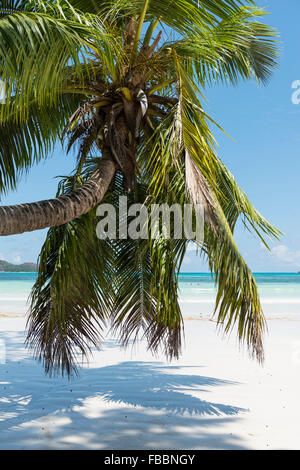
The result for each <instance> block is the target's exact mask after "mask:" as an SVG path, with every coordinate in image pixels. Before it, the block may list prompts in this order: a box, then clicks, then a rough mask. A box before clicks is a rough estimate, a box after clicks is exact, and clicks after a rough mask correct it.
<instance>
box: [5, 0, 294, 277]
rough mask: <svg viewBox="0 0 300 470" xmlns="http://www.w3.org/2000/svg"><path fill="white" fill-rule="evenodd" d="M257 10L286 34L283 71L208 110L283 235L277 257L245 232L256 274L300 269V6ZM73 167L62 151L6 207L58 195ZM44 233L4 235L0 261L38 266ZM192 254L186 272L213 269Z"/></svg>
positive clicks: (244, 246)
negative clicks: (299, 99)
mask: <svg viewBox="0 0 300 470" xmlns="http://www.w3.org/2000/svg"><path fill="white" fill-rule="evenodd" d="M258 4H259V5H260V6H262V7H264V8H266V10H268V11H269V12H270V13H271V14H270V15H268V16H267V17H265V18H264V21H265V22H266V23H268V24H269V25H271V26H274V27H276V28H277V29H278V30H279V32H280V34H281V38H280V41H281V56H280V61H279V68H278V70H277V71H275V73H274V76H273V78H272V80H271V81H270V82H269V84H268V85H267V86H266V87H262V86H261V87H258V86H257V84H256V83H255V82H247V83H241V84H240V85H239V86H238V87H218V88H215V87H213V88H211V89H208V90H207V92H206V97H207V103H206V111H207V112H208V114H210V115H211V116H212V117H213V118H214V119H215V120H216V121H217V122H218V123H219V124H220V125H221V126H222V127H223V128H224V129H225V130H226V132H227V133H228V134H230V136H231V137H232V139H234V140H231V139H229V138H228V137H226V136H224V135H222V133H220V132H219V131H218V130H217V129H215V131H214V133H215V136H216V138H217V141H218V144H219V145H218V153H219V156H220V158H221V159H222V160H223V161H224V163H225V164H226V165H227V166H228V168H229V169H230V170H231V171H232V173H233V174H234V176H235V177H236V180H237V181H238V183H239V185H240V186H241V187H242V188H243V189H244V190H245V191H246V193H247V194H248V196H249V198H250V200H251V201H252V203H253V204H254V205H255V207H256V208H257V209H258V210H259V211H260V212H261V213H262V214H263V215H264V216H265V217H266V218H268V219H269V220H270V221H271V222H272V223H273V224H274V225H276V226H277V227H278V228H280V230H281V231H282V232H284V236H283V237H282V238H281V240H280V241H279V242H278V241H275V242H273V243H271V247H272V253H271V254H270V253H268V252H267V251H266V250H265V248H263V247H262V245H261V243H260V241H259V240H257V238H255V237H254V236H252V235H251V234H249V233H247V232H245V230H244V229H242V228H241V227H239V228H238V230H237V232H236V240H237V242H238V245H239V247H240V250H241V252H242V253H243V255H244V257H245V258H246V260H247V262H248V263H249V265H250V267H251V269H252V270H253V271H255V272H294V271H298V270H300V205H299V204H300V184H299V175H300V104H298V105H296V104H293V103H292V94H293V93H294V92H295V90H293V89H292V83H293V82H294V81H296V80H300V54H299V45H300V34H299V15H300V2H299V0H288V1H287V2H284V4H283V2H282V0H272V1H259V2H258ZM299 96H300V94H299ZM73 166H74V160H73V156H72V155H69V156H66V155H65V154H64V152H63V151H62V150H61V149H60V147H57V149H56V151H55V152H54V155H53V156H52V157H51V158H49V159H48V160H47V161H46V162H44V163H42V164H40V165H39V166H38V167H35V168H33V169H32V170H31V171H30V172H29V174H28V176H27V177H26V178H24V179H23V180H22V181H21V182H20V184H19V186H18V190H17V191H16V192H12V193H10V194H8V195H7V196H6V197H3V198H2V200H1V204H2V205H8V204H16V203H21V202H31V201H34V200H41V199H47V198H49V197H53V196H55V192H56V185H57V180H55V176H57V175H62V174H68V173H69V172H70V171H71V170H72V168H73ZM45 233H46V232H45V231H44V230H42V231H37V232H32V233H27V234H23V235H14V236H10V237H1V238H0V259H6V260H8V261H11V262H16V263H20V262H24V261H35V260H36V259H37V256H38V253H39V249H40V247H41V245H42V243H43V240H44V237H45ZM192 248H193V247H191V250H190V251H188V253H187V255H186V257H185V260H184V264H183V268H182V271H185V272H198V271H207V266H206V264H205V263H203V262H201V260H200V259H199V257H197V256H196V255H195V253H194V251H193V250H192Z"/></svg>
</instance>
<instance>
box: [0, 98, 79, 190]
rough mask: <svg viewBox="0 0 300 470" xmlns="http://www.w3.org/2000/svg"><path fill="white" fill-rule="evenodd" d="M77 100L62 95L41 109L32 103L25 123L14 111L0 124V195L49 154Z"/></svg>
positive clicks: (14, 186)
mask: <svg viewBox="0 0 300 470" xmlns="http://www.w3.org/2000/svg"><path fill="white" fill-rule="evenodd" d="M80 98H82V97H81V96H80V95H68V94H64V95H61V96H60V97H59V99H58V101H57V102H56V103H55V105H52V106H44V107H41V106H39V105H38V104H37V103H36V102H35V101H32V102H31V104H30V106H29V112H28V117H27V119H26V120H24V119H22V118H21V116H20V115H19V113H18V112H15V113H14V114H12V115H11V116H10V118H9V119H7V120H6V121H5V124H2V125H0V192H6V191H7V190H8V189H15V188H16V184H17V182H18V179H19V177H20V175H21V174H22V172H23V171H24V170H25V171H26V170H28V169H29V168H30V167H31V166H32V165H33V164H34V163H36V162H39V161H41V160H42V159H44V158H46V157H47V156H48V155H50V154H51V152H52V151H53V149H54V146H55V144H56V143H57V142H58V140H59V138H60V136H61V132H62V128H63V127H64V125H65V124H66V121H67V119H68V118H69V116H70V114H73V113H74V111H75V110H76V109H77V108H78V106H79V104H80ZM4 106H6V105H5V104H1V105H0V107H1V108H2V107H4Z"/></svg>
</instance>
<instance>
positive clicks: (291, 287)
mask: <svg viewBox="0 0 300 470" xmlns="http://www.w3.org/2000/svg"><path fill="white" fill-rule="evenodd" d="M255 278H256V281H257V283H258V286H259V292H260V295H261V299H262V304H263V308H264V312H265V313H266V314H267V315H270V316H272V315H277V316H278V315H279V316H287V315H300V274H294V273H284V274H282V273H259V274H255ZM35 279H36V274H35V273H28V274H25V273H22V274H20V273H0V315H20V314H24V313H26V311H27V309H28V304H27V299H28V296H29V294H30V290H31V287H32V285H33V283H34V281H35ZM179 289H180V291H179V294H180V302H181V306H182V310H183V312H184V315H185V316H188V315H192V316H195V315H196V316H198V315H199V314H202V315H205V316H207V315H208V316H210V315H211V314H212V313H213V306H214V300H215V295H216V289H215V286H214V281H213V278H212V276H211V275H209V274H181V275H180V278H179Z"/></svg>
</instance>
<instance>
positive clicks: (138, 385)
mask: <svg viewBox="0 0 300 470" xmlns="http://www.w3.org/2000/svg"><path fill="white" fill-rule="evenodd" d="M0 339H1V335H0ZM23 340H24V337H23V333H20V332H13V333H11V334H5V342H6V352H7V357H6V361H5V363H4V364H0V377H1V378H0V436H1V439H0V447H2V448H7V447H5V446H8V448H24V446H25V448H41V447H39V446H41V445H42V446H44V447H47V448H69V447H68V446H71V447H70V448H74V446H75V448H123V447H120V439H121V438H122V439H123V446H125V448H147V445H148V447H149V448H151V445H152V444H151V443H153V442H156V445H157V447H156V448H161V447H160V444H161V441H160V440H159V439H158V440H157V434H155V433H154V434H153V433H152V434H153V435H152V434H151V433H150V435H151V438H150V437H149V431H147V432H146V434H145V431H144V429H145V428H147V429H148V428H149V423H153V420H154V422H156V423H157V425H158V426H159V427H160V428H162V429H163V428H164V426H166V422H165V420H167V422H169V423H171V424H170V426H171V428H172V427H173V428H174V429H176V428H177V426H178V425H180V423H181V426H183V427H186V426H188V428H192V427H193V426H196V425H197V426H199V420H198V418H201V426H203V425H204V426H209V425H212V420H211V418H212V417H215V419H216V420H217V421H218V419H219V418H218V417H220V419H221V421H220V422H223V423H224V419H234V418H232V417H233V416H237V415H238V414H239V413H241V412H244V411H246V410H245V409H242V408H238V407H236V406H232V405H228V404H222V403H215V402H212V401H208V400H204V399H202V396H203V395H205V394H206V395H207V393H209V391H210V390H212V389H214V388H215V387H218V386H225V385H234V384H237V383H235V382H230V381H226V380H222V379H218V378H213V377H206V376H202V375H198V374H192V372H193V368H192V367H188V368H183V367H181V366H169V365H165V364H163V363H159V362H143V361H127V362H121V363H119V364H114V365H109V366H104V367H97V368H83V369H82V370H81V372H80V376H79V377H78V378H75V379H73V380H71V381H68V380H67V379H64V378H49V377H47V376H45V375H44V372H43V369H42V367H41V366H40V365H39V364H37V363H36V362H33V360H32V358H30V357H29V356H28V353H27V352H26V351H25V350H24V348H23ZM112 347H113V345H112V343H111V342H110V343H109V345H108V350H109V349H111V348H112ZM116 347H119V346H118V345H117V344H116ZM104 349H105V347H104ZM104 352H105V351H104ZM198 370H199V367H197V372H198ZM183 371H186V372H187V373H183ZM103 401H104V402H105V403H107V405H108V408H107V407H106V406H105V404H103ZM101 402H102V405H101ZM89 404H90V405H89ZM98 407H100V408H98ZM103 409H104V411H103ZM97 410H98V411H97ZM99 410H100V411H99ZM53 415H55V420H54V418H53ZM127 416H131V418H132V419H131V423H132V424H131V425H130V424H129V420H128V419H127ZM162 417H163V418H162ZM205 417H207V418H205ZM226 417H228V418H226ZM62 418H63V420H62V421H61V422H62V423H63V424H62V425H57V423H56V424H53V425H51V426H52V428H51V432H50V431H49V426H48V424H49V420H50V421H51V420H52V421H51V422H53V423H55V422H56V421H57V419H58V421H59V420H60V419H62ZM203 418H204V419H203ZM136 420H137V421H136ZM45 421H46V423H48V424H47V426H46V427H45V425H42V424H39V423H44V422H45ZM134 422H142V423H144V425H145V426H144V427H143V429H141V430H140V431H138V428H139V427H138V426H136V425H135V426H134ZM64 423H65V424H64ZM145 423H146V424H145ZM147 423H148V424H147ZM187 423H188V424H187ZM24 426H25V427H26V436H24V434H23V433H22V429H23V427H24ZM107 427H108V428H109V429H111V432H110V437H109V436H107V433H106V428H107ZM54 428H55V430H54ZM45 429H48V430H47V433H48V434H47V435H51V442H50V441H49V439H48V441H47V442H48V444H45V441H44V440H43V444H42V443H41V442H40V443H39V444H38V442H39V440H40V439H42V437H41V433H42V435H43V432H44V431H45ZM121 429H122V430H123V432H122V433H121V436H120V430H121ZM137 431H138V432H137ZM45 432H46V431H45ZM159 432H160V431H159ZM68 433H70V434H69V441H68V440H67V437H66V436H68ZM74 433H75V434H76V439H75V438H74ZM141 433H144V434H145V435H147V436H148V437H147V439H146V441H147V440H148V442H149V443H148V444H147V442H145V440H144V441H143V440H142V442H141V443H139V439H140V436H141ZM99 434H100V435H101V439H100V441H99ZM177 434H178V431H176V432H171V431H170V436H173V437H170V438H169V439H168V440H165V444H164V446H168V447H169V448H172V446H173V445H174V443H176V442H178V444H176V446H179V447H178V448H180V442H181V441H180V438H179V436H178V435H177ZM38 435H39V436H40V437H39V438H38V439H37V436H38ZM116 435H118V436H119V438H118V439H117V438H116ZM179 435H180V432H179ZM18 436H19V437H18ZM72 436H73V438H72ZM80 436H81V441H80ZM134 436H135V438H134ZM176 436H177V437H176ZM182 438H183V436H182ZM2 439H3V444H1V440H2ZM72 439H73V441H72ZM74 439H75V441H74ZM122 439H121V440H122ZM151 439H152V440H151ZM202 439H203V436H202ZM220 439H221V438H220ZM79 441H80V442H81V443H80V444H79ZM5 442H6V444H5ZM9 442H11V447H10V444H7V443H9ZM70 442H73V444H72V445H73V447H72V445H71V444H70ZM74 442H75V444H74ZM82 442H84V444H82ZM130 442H132V444H130ZM162 442H163V441H162ZM189 442H191V441H189ZM197 442H198V441H197ZM220 442H221V441H220ZM220 442H219V444H220ZM219 444H218V445H219ZM103 445H105V447H103ZM128 445H129V446H130V445H132V447H128ZM3 446H4V447H3ZM22 446H23V447H22ZM36 446H37V447H36ZM93 446H94V447H93ZM101 446H102V447H101ZM145 446H146V447H145ZM176 446H175V448H176ZM44 447H43V448H44ZM152 448H153V447H152ZM154 448H155V447H154ZM165 448H166V447H165ZM173 448H174V447H173ZM186 448H189V446H187V447H186Z"/></svg>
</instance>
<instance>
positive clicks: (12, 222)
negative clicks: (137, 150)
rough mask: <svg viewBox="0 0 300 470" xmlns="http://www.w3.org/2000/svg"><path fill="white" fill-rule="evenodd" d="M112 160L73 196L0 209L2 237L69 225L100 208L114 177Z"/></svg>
mask: <svg viewBox="0 0 300 470" xmlns="http://www.w3.org/2000/svg"><path fill="white" fill-rule="evenodd" d="M115 171H116V167H115V164H114V162H113V161H112V160H109V159H105V158H103V159H102V160H101V161H100V164H99V166H98V168H97V170H95V171H94V173H93V174H92V176H91V178H90V179H89V180H88V181H87V182H86V183H85V184H84V185H83V186H81V187H80V188H78V189H76V190H75V191H74V192H72V193H70V194H67V195H63V196H60V197H58V198H55V199H49V200H46V201H38V202H33V203H30V204H20V205H15V206H3V207H0V235H14V234H17V233H23V232H31V231H33V230H39V229H43V228H46V227H53V226H56V225H62V224H66V223H67V222H70V221H71V220H73V219H76V218H77V217H80V216H81V215H83V214H86V213H87V212H89V211H90V210H91V209H93V207H95V206H96V205H97V204H99V203H100V202H101V200H102V198H103V196H104V195H105V193H106V191H107V189H108V187H109V184H110V182H111V181H112V178H113V176H114V174H115Z"/></svg>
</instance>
